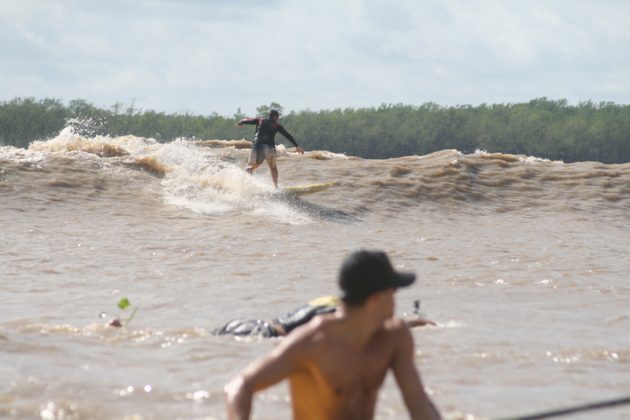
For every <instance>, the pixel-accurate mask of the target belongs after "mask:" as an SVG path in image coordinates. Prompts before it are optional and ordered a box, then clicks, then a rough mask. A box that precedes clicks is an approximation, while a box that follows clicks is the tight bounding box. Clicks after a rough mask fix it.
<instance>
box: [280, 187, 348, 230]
mask: <svg viewBox="0 0 630 420" xmlns="http://www.w3.org/2000/svg"><path fill="white" fill-rule="evenodd" d="M276 197H278V198H279V199H280V200H282V201H284V202H285V203H287V204H289V205H290V206H291V207H293V208H295V209H297V210H299V211H301V212H303V213H306V214H307V215H308V216H310V217H312V218H315V219H320V220H325V221H327V222H335V223H345V224H352V223H356V222H358V221H359V219H358V218H357V217H356V216H355V215H352V214H349V213H347V212H345V211H343V210H339V209H336V208H332V207H326V206H322V205H319V204H313V203H311V202H309V201H306V200H303V199H301V198H300V197H299V196H297V195H294V194H286V193H280V194H278V195H276Z"/></svg>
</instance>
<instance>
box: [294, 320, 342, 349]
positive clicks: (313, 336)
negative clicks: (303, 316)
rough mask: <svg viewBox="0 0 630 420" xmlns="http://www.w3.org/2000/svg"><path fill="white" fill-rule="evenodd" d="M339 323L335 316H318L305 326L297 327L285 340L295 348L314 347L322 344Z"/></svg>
mask: <svg viewBox="0 0 630 420" xmlns="http://www.w3.org/2000/svg"><path fill="white" fill-rule="evenodd" d="M337 323H338V319H337V317H336V316H335V314H332V313H331V314H323V315H318V316H316V317H314V318H313V319H311V320H310V321H309V322H307V323H306V324H304V325H301V326H299V327H297V328H296V329H295V330H293V331H291V333H290V334H289V335H288V336H287V337H286V338H285V340H287V341H290V342H291V343H292V345H293V346H295V347H301V346H309V347H311V346H313V345H315V344H319V343H321V342H322V341H323V340H324V339H325V338H326V337H327V336H328V335H329V332H330V330H331V329H332V328H334V325H335V324H337Z"/></svg>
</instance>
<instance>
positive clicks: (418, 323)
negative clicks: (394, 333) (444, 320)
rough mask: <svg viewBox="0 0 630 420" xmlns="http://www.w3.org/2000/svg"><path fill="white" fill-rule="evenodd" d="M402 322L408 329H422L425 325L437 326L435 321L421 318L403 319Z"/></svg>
mask: <svg viewBox="0 0 630 420" xmlns="http://www.w3.org/2000/svg"><path fill="white" fill-rule="evenodd" d="M404 321H405V322H406V323H407V325H408V326H409V328H414V327H424V326H425V325H432V326H434V327H435V326H437V324H436V323H435V321H431V320H430V319H426V318H422V317H419V316H418V317H416V318H410V319H405V320H404Z"/></svg>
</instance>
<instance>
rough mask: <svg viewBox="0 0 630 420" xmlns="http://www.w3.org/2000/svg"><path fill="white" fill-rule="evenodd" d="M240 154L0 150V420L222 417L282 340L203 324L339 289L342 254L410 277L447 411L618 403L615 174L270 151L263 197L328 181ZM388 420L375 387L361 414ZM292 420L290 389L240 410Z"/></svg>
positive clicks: (38, 147)
mask: <svg viewBox="0 0 630 420" xmlns="http://www.w3.org/2000/svg"><path fill="white" fill-rule="evenodd" d="M246 146H247V142H221V141H185V140H179V141H175V142H172V143H169V144H160V143H156V142H155V141H153V140H151V139H144V138H138V137H134V136H124V137H117V138H109V137H92V138H85V137H81V136H79V135H77V134H74V133H73V132H72V131H71V130H70V129H66V130H64V131H62V132H61V133H60V134H59V136H57V137H56V138H53V139H49V140H47V141H42V142H37V143H33V144H32V145H31V147H30V148H29V149H28V150H24V149H16V148H12V147H0V228H1V230H2V241H1V243H0V307H1V308H2V310H1V311H0V377H1V378H2V381H0V418H26V419H30V418H46V419H61V418H66V419H67V418H69V419H79V418H81V419H83V418H85V419H101V418H102V419H110V418H114V419H122V418H142V419H174V418H179V419H201V418H212V419H215V418H216V419H222V418H225V410H224V403H223V393H222V388H223V385H224V384H225V383H226V382H227V381H228V380H229V378H231V377H232V376H233V375H235V374H236V373H237V372H238V371H239V370H240V369H242V368H243V367H244V366H246V365H247V364H248V363H249V362H250V361H252V360H253V359H254V358H256V357H258V356H260V355H262V354H264V353H266V352H268V351H269V350H270V349H272V348H273V347H274V346H275V345H277V343H278V341H277V339H258V338H254V339H248V340H242V339H240V340H239V339H235V338H231V337H217V336H213V335H212V334H211V332H212V330H213V329H214V328H216V327H219V326H221V325H222V324H224V323H225V322H227V321H229V320H230V319H233V318H263V319H265V318H273V317H276V316H278V315H280V314H282V313H284V312H287V311H289V310H291V309H293V308H295V307H297V306H300V305H301V304H303V303H304V302H306V301H308V300H310V299H312V298H314V297H317V296H320V295H329V294H336V293H337V288H336V283H335V279H336V275H337V270H338V268H339V265H340V263H341V261H342V260H343V258H344V257H345V256H346V255H347V254H348V253H350V252H352V251H354V250H356V249H359V248H370V249H382V250H385V251H386V252H388V254H389V255H390V258H391V259H392V261H393V263H394V265H395V266H396V267H397V268H398V269H401V270H407V271H415V272H416V273H417V274H418V281H417V282H416V283H415V284H414V285H413V286H412V287H410V288H407V289H403V290H400V291H399V292H398V293H397V309H396V312H397V314H398V315H400V316H409V315H410V314H411V312H412V304H413V301H414V300H417V299H419V300H421V302H422V304H421V310H422V312H423V313H424V314H425V315H426V316H427V317H429V318H431V319H433V320H434V321H436V322H437V324H438V325H437V327H424V328H417V329H414V330H413V335H414V339H415V341H416V348H417V350H416V356H415V358H416V365H417V367H418V369H419V370H420V372H421V375H422V378H423V381H424V383H425V385H426V387H427V392H428V393H429V394H430V395H431V397H432V398H433V400H434V401H435V403H436V405H437V406H438V407H439V409H440V410H441V412H442V413H443V415H444V417H445V418H451V419H459V418H462V419H463V418H466V419H483V418H495V417H502V416H514V415H522V414H530V413H533V412H538V411H544V410H549V409H554V408H560V407H566V406H571V405H576V404H582V403H587V402H592V401H599V400H605V399H610V398H616V397H621V396H625V395H628V394H630V374H629V372H630V334H629V333H628V331H630V313H629V309H628V308H629V307H630V306H629V300H630V283H629V273H630V252H629V250H630V164H625V165H605V164H601V163H597V162H583V163H575V164H564V163H562V162H552V161H547V160H543V159H537V158H534V157H527V156H513V155H506V154H492V153H484V152H477V153H474V154H469V155H466V154H462V153H459V152H458V151H456V150H443V151H441V152H437V153H433V154H431V155H427V156H408V157H402V158H396V159H388V160H363V159H359V158H353V157H348V156H345V155H342V154H335V153H331V152H328V151H307V152H306V154H305V155H297V154H295V153H293V152H292V151H291V149H289V150H286V149H284V148H283V147H280V148H279V160H278V165H279V170H280V186H281V187H282V186H289V185H297V184H308V183H314V182H325V181H331V180H334V181H337V182H338V185H336V186H334V187H332V188H330V189H328V190H327V191H324V192H319V193H317V194H312V195H307V196H302V197H301V198H295V197H287V196H285V195H282V194H278V193H276V192H275V191H274V190H273V188H272V185H271V179H270V175H269V171H268V170H267V169H266V168H263V167H261V168H260V169H259V170H258V171H257V172H256V173H255V174H254V175H253V176H249V175H247V174H246V173H244V171H243V167H244V165H245V161H246V159H247V155H248V149H247V148H246ZM306 146H308V145H306ZM123 297H126V298H127V299H128V300H129V301H130V303H131V305H130V307H129V308H127V309H125V310H121V309H119V308H118V307H117V303H118V302H119V301H120V300H121V299H122V298H123ZM133 308H136V310H137V311H136V314H135V316H134V317H133V319H132V320H131V321H130V322H129V324H128V325H126V326H125V327H123V328H112V327H108V326H107V325H106V324H107V321H108V319H110V318H111V317H115V316H118V317H121V318H122V319H125V318H127V317H128V316H129V315H130V313H131V311H132V310H133ZM103 312H104V313H105V314H104V315H101V314H102V313H103ZM405 413H406V411H405V408H404V404H403V402H402V399H401V397H400V395H399V393H398V390H397V388H396V385H395V382H394V381H393V379H392V378H388V379H387V381H386V383H385V386H384V388H383V390H382V391H381V394H380V398H379V402H378V406H377V418H378V419H397V418H405V416H406V414H405ZM289 417H290V402H289V394H288V388H287V386H286V384H280V385H278V386H275V387H272V388H269V389H267V390H265V391H264V392H261V393H259V394H258V395H257V396H256V398H255V402H254V418H256V419H276V418H289ZM574 418H610V419H618V418H619V419H622V418H625V419H627V418H630V408H629V407H628V406H625V407H619V408H616V409H611V410H607V411H601V412H598V413H595V414H593V413H590V414H584V415H581V416H577V417H574Z"/></svg>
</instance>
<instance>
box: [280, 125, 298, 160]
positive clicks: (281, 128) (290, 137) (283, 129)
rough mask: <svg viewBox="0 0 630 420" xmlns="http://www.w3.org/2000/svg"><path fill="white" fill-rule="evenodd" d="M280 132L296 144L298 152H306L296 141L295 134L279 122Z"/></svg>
mask: <svg viewBox="0 0 630 420" xmlns="http://www.w3.org/2000/svg"><path fill="white" fill-rule="evenodd" d="M278 132H279V133H280V134H282V135H283V136H284V137H286V138H287V140H289V141H290V142H291V143H293V145H294V146H295V150H297V152H298V153H300V154H304V149H303V148H301V147H300V146H298V144H297V141H295V139H294V138H293V136H292V135H291V134H289V132H288V131H287V130H286V129H285V128H284V127H283V126H281V125H280V124H278Z"/></svg>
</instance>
